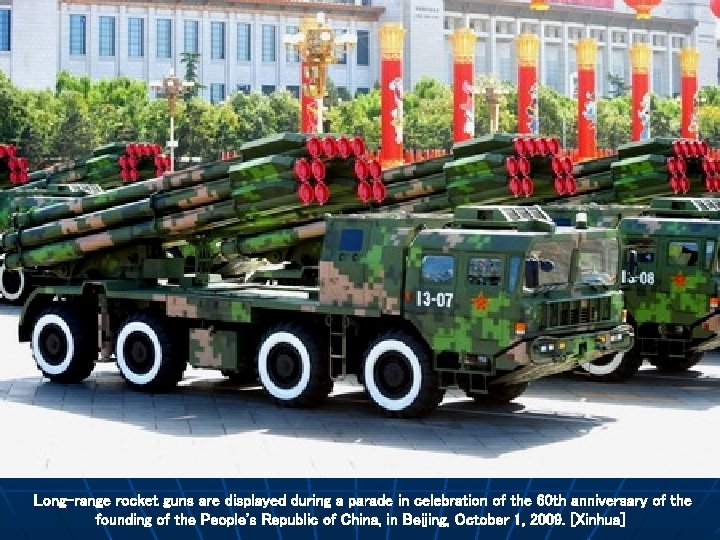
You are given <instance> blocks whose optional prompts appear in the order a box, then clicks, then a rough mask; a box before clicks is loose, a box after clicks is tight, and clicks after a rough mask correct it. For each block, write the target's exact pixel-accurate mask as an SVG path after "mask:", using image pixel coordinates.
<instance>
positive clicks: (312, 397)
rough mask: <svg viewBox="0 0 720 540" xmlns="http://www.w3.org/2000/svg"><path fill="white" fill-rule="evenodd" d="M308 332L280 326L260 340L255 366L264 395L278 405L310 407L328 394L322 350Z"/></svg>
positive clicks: (325, 355) (289, 325)
mask: <svg viewBox="0 0 720 540" xmlns="http://www.w3.org/2000/svg"><path fill="white" fill-rule="evenodd" d="M322 343H323V342H322V341H321V342H320V343H318V339H317V337H316V336H315V335H313V333H312V332H310V331H309V329H307V328H305V327H304V326H302V325H299V324H294V323H281V324H278V325H276V326H273V327H272V328H270V329H269V330H268V331H267V332H265V334H264V335H263V336H262V338H260V343H259V344H258V349H257V353H256V356H255V362H256V366H257V371H258V378H259V379H260V384H261V385H262V387H263V389H264V390H265V392H266V393H267V394H268V395H269V396H270V397H272V398H273V399H274V400H275V402H276V403H277V404H278V405H283V406H285V407H314V406H316V405H319V404H320V403H322V402H323V401H325V400H326V399H327V397H328V395H329V394H330V392H331V391H332V387H333V382H332V379H331V378H330V372H329V369H330V365H329V361H328V352H327V350H326V347H323V346H322Z"/></svg>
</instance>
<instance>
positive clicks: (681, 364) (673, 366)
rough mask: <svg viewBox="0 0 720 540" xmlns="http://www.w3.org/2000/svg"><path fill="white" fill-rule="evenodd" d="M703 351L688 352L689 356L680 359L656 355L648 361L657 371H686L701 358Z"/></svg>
mask: <svg viewBox="0 0 720 540" xmlns="http://www.w3.org/2000/svg"><path fill="white" fill-rule="evenodd" d="M702 356H703V353H700V352H695V353H690V355H689V356H687V357H685V358H683V359H682V360H680V359H679V358H667V357H657V358H653V359H652V360H650V363H651V364H652V365H653V366H655V367H656V368H657V369H658V371H663V372H665V373H678V372H680V371H687V370H688V369H690V368H691V367H693V366H695V365H696V364H697V363H698V362H700V360H701V359H702Z"/></svg>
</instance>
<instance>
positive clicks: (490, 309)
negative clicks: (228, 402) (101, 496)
mask: <svg viewBox="0 0 720 540" xmlns="http://www.w3.org/2000/svg"><path fill="white" fill-rule="evenodd" d="M325 224H326V232H325V235H324V240H323V242H322V255H321V257H320V259H319V260H318V262H317V272H318V278H317V284H316V286H286V285H275V284H256V283H244V284H233V283H228V282H223V281H218V282H212V281H208V282H205V283H204V281H205V280H203V279H200V280H199V281H198V278H199V276H197V275H195V276H186V275H184V274H183V273H182V271H181V270H182V266H181V265H174V264H172V262H170V263H169V262H168V260H166V259H159V260H158V259H153V258H151V257H147V258H146V257H143V256H142V255H141V253H142V252H144V251H145V247H143V248H139V249H136V250H133V251H134V253H129V252H128V253H126V256H127V258H126V259H125V260H126V261H132V260H134V261H135V268H134V269H130V268H126V272H135V273H136V275H137V279H136V280H128V279H107V277H109V274H113V273H114V270H113V269H112V268H111V267H112V266H113V262H112V261H110V260H109V259H110V257H107V256H104V255H100V256H98V258H95V257H92V256H91V257H88V258H87V259H86V260H83V262H82V263H81V265H87V267H88V271H90V269H91V268H92V269H93V270H94V271H96V272H97V273H98V278H96V279H85V280H83V281H82V282H78V283H72V284H68V285H62V286H60V285H56V286H52V287H45V288H40V289H38V290H37V291H35V292H34V293H33V295H32V297H31V298H30V300H29V301H28V302H27V304H26V305H25V308H24V310H23V313H22V316H21V319H20V330H19V333H20V339H21V340H22V341H29V342H30V343H31V348H32V351H33V356H34V358H35V361H36V362H37V365H38V367H39V369H40V370H41V371H42V372H43V374H44V375H45V376H46V377H48V378H49V379H50V380H52V381H57V382H77V381H81V380H83V379H84V378H86V377H87V376H88V375H89V374H90V373H91V372H92V370H93V367H94V365H95V362H96V361H97V360H98V353H97V351H98V347H100V349H101V350H102V351H103V358H102V359H103V360H110V355H111V353H112V352H113V351H114V355H115V361H116V362H117V365H118V368H119V370H120V373H121V374H122V376H123V377H124V379H125V380H126V381H127V382H128V383H129V384H130V385H132V386H134V387H136V388H140V389H146V390H152V391H157V390H166V389H168V388H170V387H172V386H174V385H175V384H176V383H177V382H178V381H179V380H180V379H181V377H182V373H183V371H184V369H185V366H186V364H188V363H189V364H191V365H193V366H196V367H205V368H214V369H221V370H224V371H226V372H230V373H237V374H240V373H242V372H247V371H250V372H252V371H255V370H257V374H258V377H259V379H260V382H261V384H262V386H263V388H264V389H265V390H266V391H267V393H268V394H269V395H270V396H272V397H273V398H274V399H275V400H276V401H277V402H279V403H281V404H285V405H303V406H307V405H315V404H317V403H319V402H321V401H322V400H324V399H325V398H326V397H327V395H328V394H329V393H330V391H331V389H332V380H333V378H336V377H340V376H343V375H346V374H348V373H350V374H355V375H357V376H358V378H359V380H361V381H362V382H363V383H364V384H365V388H366V390H367V393H368V395H369V396H370V398H371V400H372V401H373V402H374V403H375V404H376V405H377V406H378V407H379V408H380V409H381V410H383V411H384V412H386V413H388V414H393V415H397V416H402V417H417V416H422V415H424V414H427V413H429V412H430V411H432V410H433V409H434V408H435V407H436V406H437V404H438V403H439V402H440V401H441V399H442V396H443V393H444V390H445V389H446V388H448V387H451V386H459V387H460V388H462V389H463V390H465V392H467V393H468V395H470V396H473V397H475V398H476V399H477V400H478V401H480V402H506V401H509V400H511V399H514V398H515V397H517V396H518V395H520V393H521V392H522V391H523V390H524V389H525V388H526V386H527V383H528V381H531V380H534V379H536V378H539V377H542V376H545V375H549V374H553V373H558V372H561V371H565V370H568V369H572V368H573V367H575V366H576V365H577V363H578V362H579V361H590V360H595V359H600V358H605V357H614V356H616V355H619V354H622V352H623V351H624V350H626V349H628V348H629V347H630V346H631V345H632V330H631V328H630V327H629V326H627V325H625V324H623V321H622V316H623V301H622V295H621V293H620V292H619V291H618V289H617V276H616V275H615V270H616V263H617V256H618V247H617V239H616V237H615V235H614V233H613V232H612V231H610V230H605V229H586V230H577V229H561V228H557V227H555V226H554V225H553V224H552V223H550V221H549V220H548V219H547V216H546V215H544V214H543V213H542V211H541V210H540V209H539V208H537V207H528V208H513V207H499V208H489V207H482V206H477V207H474V206H466V207H460V208H458V209H457V210H456V212H455V214H454V215H434V214H433V215H429V214H428V215H420V214H404V213H396V214H387V215H348V216H328V217H326V219H325ZM586 257H591V258H593V260H594V261H596V262H597V265H596V266H595V267H593V268H592V271H590V272H583V271H582V269H581V267H580V266H579V263H580V262H581V261H583V260H584V259H585V258H586ZM113 258H115V259H117V254H116V255H115V256H114V257H113ZM93 259H95V260H93ZM103 259H104V261H103ZM104 262H105V263H106V264H104ZM115 264H116V263H115ZM98 320H99V321H100V322H99V326H100V338H99V342H98V338H97V333H96V332H95V331H94V329H95V327H96V325H97V324H98Z"/></svg>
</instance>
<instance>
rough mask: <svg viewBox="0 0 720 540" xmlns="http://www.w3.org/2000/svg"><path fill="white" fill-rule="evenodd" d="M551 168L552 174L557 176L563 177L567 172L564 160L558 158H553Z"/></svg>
mask: <svg viewBox="0 0 720 540" xmlns="http://www.w3.org/2000/svg"><path fill="white" fill-rule="evenodd" d="M550 166H551V167H552V172H553V174H554V175H555V176H558V175H561V174H562V173H563V172H565V166H564V165H563V161H562V158H559V157H556V156H555V157H553V158H552V161H551V162H550Z"/></svg>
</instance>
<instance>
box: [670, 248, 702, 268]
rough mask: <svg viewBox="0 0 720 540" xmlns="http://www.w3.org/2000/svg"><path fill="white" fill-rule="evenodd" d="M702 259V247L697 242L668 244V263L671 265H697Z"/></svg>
mask: <svg viewBox="0 0 720 540" xmlns="http://www.w3.org/2000/svg"><path fill="white" fill-rule="evenodd" d="M699 260H700V247H699V246H698V243H697V242H670V243H669V244H668V264H669V265H671V266H697V265H698V263H699Z"/></svg>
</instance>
